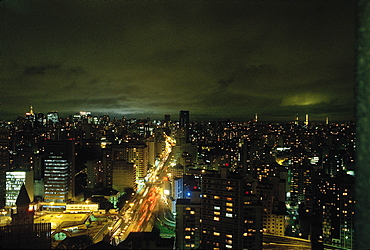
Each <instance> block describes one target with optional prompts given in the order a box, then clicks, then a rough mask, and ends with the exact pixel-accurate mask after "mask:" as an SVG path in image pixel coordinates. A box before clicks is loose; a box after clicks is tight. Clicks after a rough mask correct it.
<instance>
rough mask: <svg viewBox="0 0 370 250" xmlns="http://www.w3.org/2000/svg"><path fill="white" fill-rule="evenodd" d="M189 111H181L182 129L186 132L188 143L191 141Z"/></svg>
mask: <svg viewBox="0 0 370 250" xmlns="http://www.w3.org/2000/svg"><path fill="white" fill-rule="evenodd" d="M189 124H190V122H189V111H184V110H181V111H180V129H183V130H184V134H185V138H186V141H189Z"/></svg>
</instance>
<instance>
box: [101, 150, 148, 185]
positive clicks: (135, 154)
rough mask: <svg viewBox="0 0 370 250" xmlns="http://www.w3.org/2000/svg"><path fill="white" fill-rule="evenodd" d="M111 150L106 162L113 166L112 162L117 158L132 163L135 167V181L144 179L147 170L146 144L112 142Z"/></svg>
mask: <svg viewBox="0 0 370 250" xmlns="http://www.w3.org/2000/svg"><path fill="white" fill-rule="evenodd" d="M111 150H112V152H111V156H110V159H109V160H108V161H107V164H111V166H113V165H112V164H113V162H114V161H119V160H122V161H126V162H127V163H133V164H134V165H135V167H136V169H135V174H136V176H135V179H136V183H139V182H141V181H143V180H144V177H145V176H146V174H147V171H148V149H147V145H146V144H140V143H122V144H113V145H112V147H111ZM109 162H110V163H109ZM112 169H113V168H112Z"/></svg>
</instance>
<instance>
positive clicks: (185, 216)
mask: <svg viewBox="0 0 370 250" xmlns="http://www.w3.org/2000/svg"><path fill="white" fill-rule="evenodd" d="M189 198H190V199H177V201H176V249H199V245H200V232H201V228H200V221H201V217H200V216H201V191H200V190H197V191H192V192H191V195H190V197H189Z"/></svg>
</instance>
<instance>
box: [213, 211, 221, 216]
mask: <svg viewBox="0 0 370 250" xmlns="http://www.w3.org/2000/svg"><path fill="white" fill-rule="evenodd" d="M213 214H214V215H220V214H221V213H220V212H218V211H214V212H213Z"/></svg>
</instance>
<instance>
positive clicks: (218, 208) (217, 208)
mask: <svg viewBox="0 0 370 250" xmlns="http://www.w3.org/2000/svg"><path fill="white" fill-rule="evenodd" d="M213 209H216V210H220V209H221V208H220V207H216V206H215V207H213Z"/></svg>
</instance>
